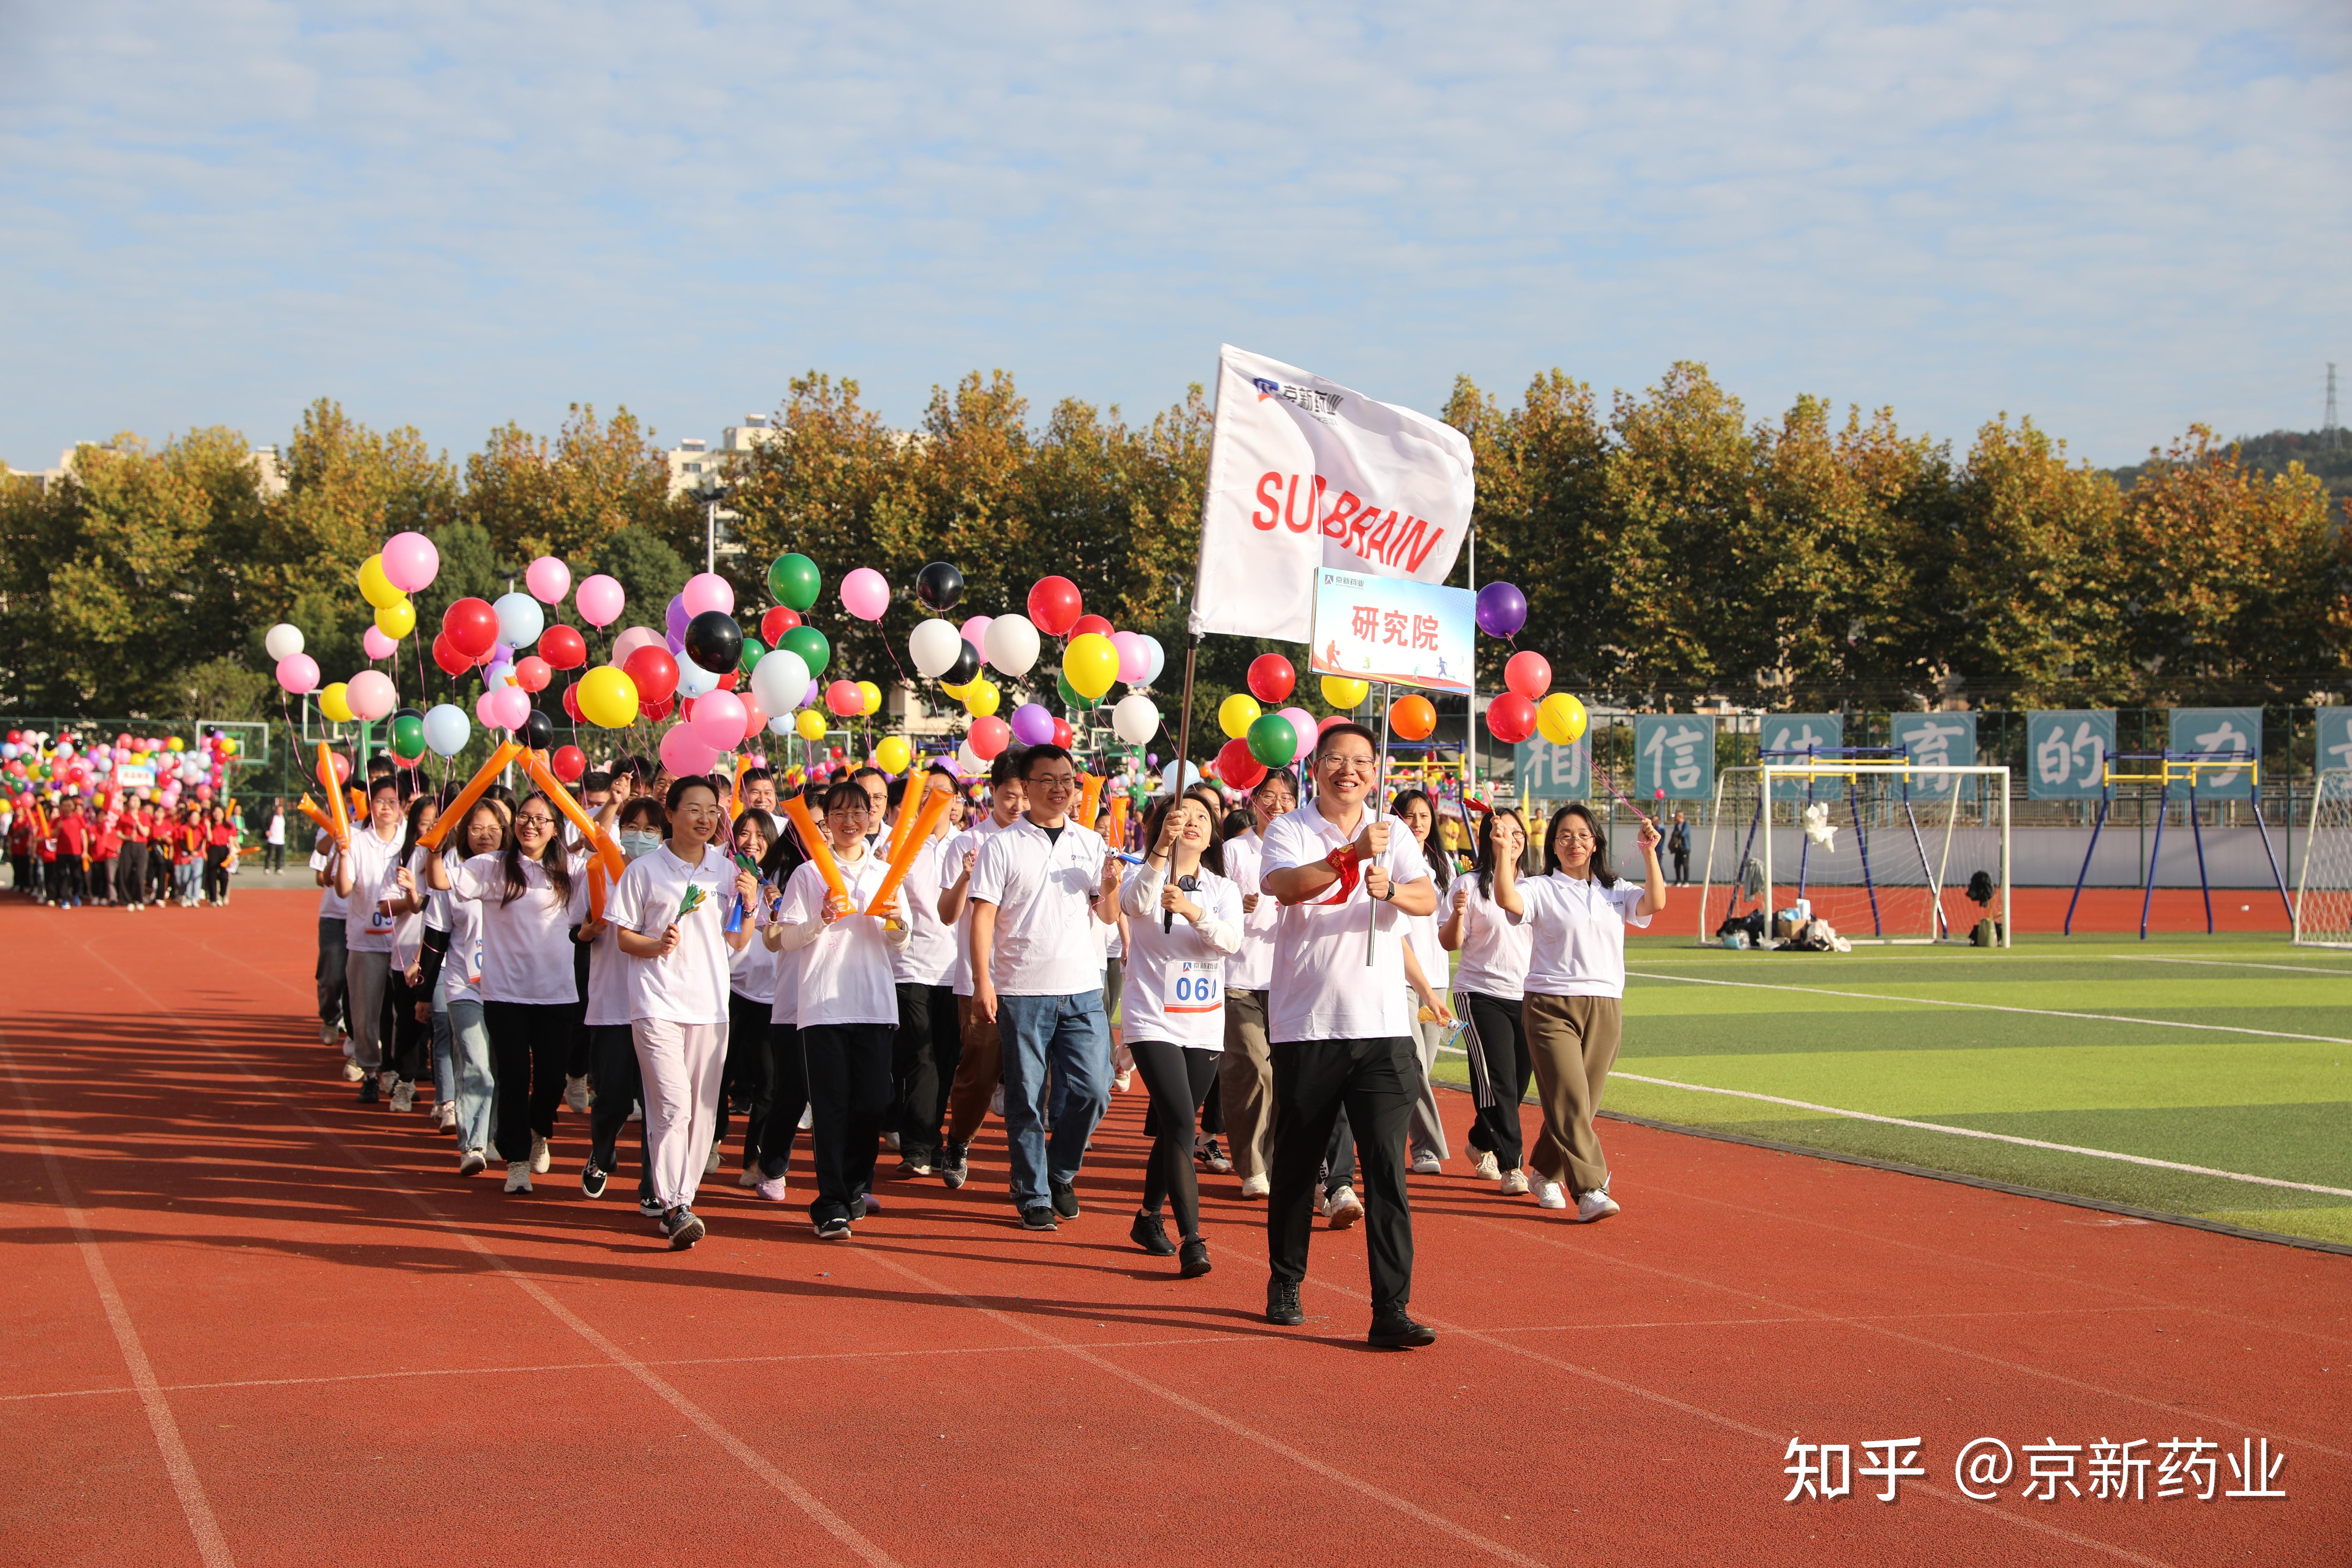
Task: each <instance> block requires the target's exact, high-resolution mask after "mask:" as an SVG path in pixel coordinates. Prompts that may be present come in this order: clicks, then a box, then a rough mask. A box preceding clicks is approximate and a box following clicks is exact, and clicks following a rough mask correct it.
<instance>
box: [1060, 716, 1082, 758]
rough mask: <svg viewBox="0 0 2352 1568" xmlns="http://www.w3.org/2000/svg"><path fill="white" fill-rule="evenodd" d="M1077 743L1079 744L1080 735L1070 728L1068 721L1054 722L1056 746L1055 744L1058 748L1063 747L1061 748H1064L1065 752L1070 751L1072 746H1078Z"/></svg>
mask: <svg viewBox="0 0 2352 1568" xmlns="http://www.w3.org/2000/svg"><path fill="white" fill-rule="evenodd" d="M1077 743H1078V735H1077V731H1075V730H1073V729H1071V728H1070V726H1069V721H1067V720H1064V719H1056V720H1055V721H1054V744H1055V745H1057V746H1059V747H1061V748H1062V750H1064V751H1068V750H1069V749H1070V748H1071V747H1072V746H1075V745H1076V744H1077Z"/></svg>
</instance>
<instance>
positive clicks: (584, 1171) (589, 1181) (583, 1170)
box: [580, 1160, 611, 1198]
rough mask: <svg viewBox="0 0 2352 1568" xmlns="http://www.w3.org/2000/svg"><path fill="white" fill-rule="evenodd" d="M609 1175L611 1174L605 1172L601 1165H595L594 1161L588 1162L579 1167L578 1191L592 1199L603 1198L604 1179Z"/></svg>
mask: <svg viewBox="0 0 2352 1568" xmlns="http://www.w3.org/2000/svg"><path fill="white" fill-rule="evenodd" d="M609 1174H611V1173H610V1172H608V1171H606V1170H605V1169H604V1167H603V1166H602V1165H599V1164H598V1163H596V1162H595V1161H593V1160H591V1161H589V1162H588V1163H586V1164H584V1165H583V1166H581V1167H580V1190H581V1191H582V1192H583V1193H585V1194H588V1195H589V1196H590V1197H592V1198H601V1197H603V1196H604V1178H605V1177H606V1176H607V1175H609Z"/></svg>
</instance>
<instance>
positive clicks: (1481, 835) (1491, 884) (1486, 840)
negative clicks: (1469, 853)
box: [1477, 805, 1528, 899]
mask: <svg viewBox="0 0 2352 1568" xmlns="http://www.w3.org/2000/svg"><path fill="white" fill-rule="evenodd" d="M1502 816H1507V817H1509V818H1510V819H1511V820H1512V821H1514V822H1516V823H1517V824H1518V825H1519V837H1520V839H1521V841H1522V844H1524V842H1525V840H1526V838H1527V836H1528V819H1527V818H1526V817H1524V816H1520V815H1519V814H1518V811H1517V808H1516V807H1513V806H1507V805H1506V806H1503V807H1500V808H1499V809H1497V810H1494V811H1490V812H1488V813H1487V814H1486V820H1485V821H1484V822H1481V823H1480V824H1479V825H1478V862H1477V871H1478V896H1479V897H1480V898H1482V899H1491V898H1493V897H1494V896H1495V820H1496V818H1497V817H1502ZM1526 852H1527V851H1526V849H1525V848H1524V847H1522V848H1521V850H1520V853H1521V854H1523V855H1524V854H1525V853H1526Z"/></svg>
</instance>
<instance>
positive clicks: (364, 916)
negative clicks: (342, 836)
mask: <svg viewBox="0 0 2352 1568" xmlns="http://www.w3.org/2000/svg"><path fill="white" fill-rule="evenodd" d="M401 837H402V835H401V831H400V829H399V828H397V827H395V828H394V829H393V830H392V837H391V839H390V840H389V841H387V840H384V839H382V838H378V837H376V836H375V828H374V827H373V826H370V825H367V824H363V823H353V824H352V846H351V847H350V848H349V849H346V850H344V851H343V854H344V856H345V858H347V859H349V861H350V862H351V868H352V890H351V892H350V893H349V894H348V895H347V896H346V898H345V900H344V903H343V948H344V950H345V951H346V952H391V951H392V936H393V928H394V924H395V923H396V922H395V921H394V919H393V917H392V916H391V915H388V914H386V913H385V912H384V909H383V901H384V900H386V899H389V898H390V897H392V895H393V890H394V889H393V871H394V868H395V867H397V866H398V865H399V864H400V840H401Z"/></svg>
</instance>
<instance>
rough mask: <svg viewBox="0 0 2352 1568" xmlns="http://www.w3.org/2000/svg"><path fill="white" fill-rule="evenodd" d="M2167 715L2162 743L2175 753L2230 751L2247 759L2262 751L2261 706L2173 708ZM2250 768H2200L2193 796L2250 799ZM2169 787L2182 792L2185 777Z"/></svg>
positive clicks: (2203, 754)
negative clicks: (2169, 720)
mask: <svg viewBox="0 0 2352 1568" xmlns="http://www.w3.org/2000/svg"><path fill="white" fill-rule="evenodd" d="M2170 717H2171V723H2170V726H2169V728H2168V736H2169V739H2168V740H2167V741H2166V742H2165V744H2166V746H2167V748H2168V749H2169V750H2170V751H2172V752H2176V753H2179V752H2187V753H2188V754H2189V755H2191V756H2198V757H2213V758H2217V759H2221V758H2228V757H2231V756H2232V755H2233V754H2234V755H2235V756H2238V757H2242V758H2243V759H2244V760H2245V761H2246V762H2247V763H2252V762H2253V761H2254V760H2255V759H2256V758H2258V757H2260V756H2261V755H2262V751H2263V710H2261V709H2259V708H2175V709H2174V710H2172V713H2171V716H2170ZM2135 771H2137V769H2135ZM2150 771H2153V770H2150ZM2254 772H2255V770H2254V769H2253V768H2252V766H2247V767H2242V768H2230V767H2222V768H2200V769H2198V770H2197V796H2198V798H2199V799H2200V800H2252V799H2253V798H2254ZM2172 787H2173V793H2174V794H2176V795H2179V794H2182V793H2184V792H2185V790H2186V789H2187V787H2188V781H2187V780H2185V779H2184V780H2182V781H2181V782H2180V783H2179V784H2174V785H2173V786H2172Z"/></svg>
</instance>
